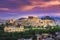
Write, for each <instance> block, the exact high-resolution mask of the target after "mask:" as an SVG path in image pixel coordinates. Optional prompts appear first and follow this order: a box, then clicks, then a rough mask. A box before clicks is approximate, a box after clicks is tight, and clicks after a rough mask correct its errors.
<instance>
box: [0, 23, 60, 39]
mask: <svg viewBox="0 0 60 40" xmlns="http://www.w3.org/2000/svg"><path fill="white" fill-rule="evenodd" d="M27 28H28V29H29V30H26V31H24V32H10V33H8V32H4V30H3V29H4V25H3V24H2V25H0V39H1V40H17V39H18V38H30V37H36V35H35V34H42V33H51V34H54V33H55V32H60V27H59V26H53V28H52V26H47V27H45V28H46V29H44V27H40V26H38V27H32V26H29V27H26V26H25V29H27ZM33 28H35V29H33ZM38 28H43V29H38Z"/></svg>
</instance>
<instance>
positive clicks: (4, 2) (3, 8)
mask: <svg viewBox="0 0 60 40" xmlns="http://www.w3.org/2000/svg"><path fill="white" fill-rule="evenodd" d="M31 15H32V16H46V15H48V16H59V17H60V0H0V18H2V19H11V18H19V17H23V16H24V17H26V16H31Z"/></svg>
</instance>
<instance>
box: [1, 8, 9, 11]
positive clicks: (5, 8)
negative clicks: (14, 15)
mask: <svg viewBox="0 0 60 40" xmlns="http://www.w3.org/2000/svg"><path fill="white" fill-rule="evenodd" d="M0 10H5V11H7V10H9V8H0Z"/></svg>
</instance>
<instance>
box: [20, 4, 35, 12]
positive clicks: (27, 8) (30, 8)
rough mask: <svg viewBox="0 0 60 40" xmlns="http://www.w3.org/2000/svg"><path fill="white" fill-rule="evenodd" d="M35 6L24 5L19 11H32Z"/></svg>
mask: <svg viewBox="0 0 60 40" xmlns="http://www.w3.org/2000/svg"><path fill="white" fill-rule="evenodd" d="M34 7H35V6H32V5H26V6H23V7H22V8H21V10H23V11H26V10H32V9H33V8H34Z"/></svg>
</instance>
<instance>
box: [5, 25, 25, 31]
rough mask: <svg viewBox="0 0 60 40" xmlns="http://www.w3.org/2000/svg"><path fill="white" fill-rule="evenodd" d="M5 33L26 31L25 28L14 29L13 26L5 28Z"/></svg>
mask: <svg viewBox="0 0 60 40" xmlns="http://www.w3.org/2000/svg"><path fill="white" fill-rule="evenodd" d="M4 31H5V32H22V31H24V26H20V27H13V26H9V27H5V28H4Z"/></svg>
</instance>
